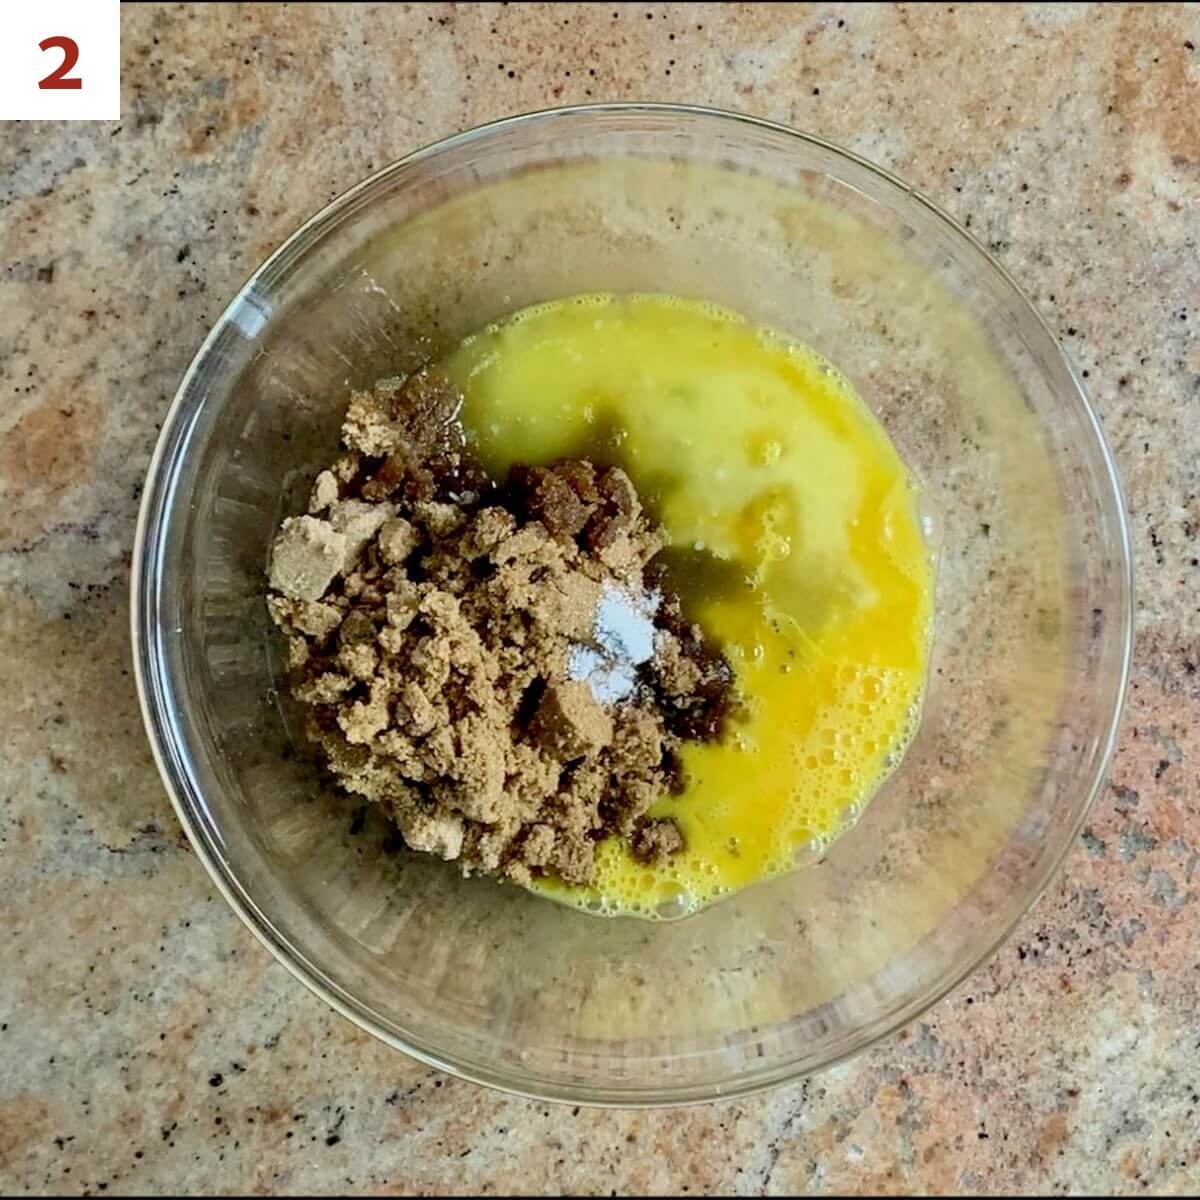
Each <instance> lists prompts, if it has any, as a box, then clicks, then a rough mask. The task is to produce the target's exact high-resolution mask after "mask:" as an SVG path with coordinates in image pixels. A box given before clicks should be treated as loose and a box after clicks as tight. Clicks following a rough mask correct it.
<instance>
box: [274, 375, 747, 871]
mask: <svg viewBox="0 0 1200 1200" xmlns="http://www.w3.org/2000/svg"><path fill="white" fill-rule="evenodd" d="M460 408H461V397H460V396H459V395H458V393H457V392H456V391H455V390H454V388H453V387H452V386H451V385H450V384H449V383H448V382H447V381H446V380H444V379H442V378H440V377H439V376H437V375H434V374H432V373H429V372H418V373H417V374H415V375H413V376H411V377H409V378H408V379H405V380H399V379H392V380H385V381H382V382H381V383H380V384H378V385H377V386H376V387H375V388H374V389H372V390H371V391H369V392H360V393H356V394H355V395H354V396H353V397H352V398H351V401H350V404H349V406H348V409H347V413H346V418H345V421H344V423H343V426H342V443H343V452H342V453H341V454H340V455H339V457H338V458H337V459H336V460H335V461H334V462H332V463H331V464H330V465H329V467H328V468H327V469H326V470H323V471H321V472H320V473H319V474H318V475H317V477H316V480H315V482H314V484H313V488H312V494H311V497H310V501H309V505H308V512H307V513H306V514H301V515H297V516H295V517H289V518H288V519H286V520H285V521H284V522H283V523H282V525H281V526H280V530H279V533H278V535H277V537H276V539H275V543H274V547H273V552H272V556H271V563H270V568H269V574H268V586H269V591H268V599H267V605H268V610H269V612H270V615H271V618H272V620H273V621H274V622H275V624H276V625H277V626H278V627H279V628H280V630H281V631H282V633H283V635H284V636H285V637H286V640H287V658H288V663H289V667H290V669H291V688H292V693H293V695H294V696H295V697H296V699H297V700H299V701H300V702H301V703H302V704H303V705H305V707H306V708H307V710H308V715H309V721H308V727H309V733H310V736H311V737H312V739H313V740H314V741H315V742H316V743H317V745H318V746H319V747H320V748H321V750H322V752H323V755H324V758H325V761H326V763H327V765H328V767H329V770H330V771H331V772H332V774H333V775H334V777H335V778H336V780H337V781H338V783H339V784H340V785H341V786H342V787H343V788H345V789H346V790H347V791H349V792H351V793H354V794H355V795H358V796H362V797H365V798H367V799H368V800H371V801H374V802H376V803H378V804H379V805H381V806H382V807H383V809H384V810H385V811H386V813H387V814H388V816H389V817H390V818H391V819H392V820H393V821H394V822H395V824H396V826H397V827H398V828H399V830H400V833H401V835H402V836H403V838H404V840H405V842H406V843H407V844H408V845H409V846H410V847H411V848H412V849H413V850H418V851H423V852H426V853H430V854H436V855H438V856H439V857H441V858H444V859H447V860H455V861H457V862H458V863H459V864H460V866H461V868H462V869H463V870H464V872H466V873H468V874H469V873H471V872H485V873H488V874H492V875H496V876H498V877H501V878H507V879H511V880H513V881H515V882H519V883H525V882H528V881H529V880H530V879H531V878H532V877H533V876H534V875H541V874H549V875H553V876H557V877H559V878H561V879H562V880H564V881H565V882H567V883H574V884H586V883H588V882H590V881H591V879H592V876H593V870H594V857H593V856H594V851H595V847H596V845H597V843H598V842H600V841H601V840H603V839H604V838H606V837H609V836H610V835H618V836H621V837H624V838H626V839H628V840H629V844H630V848H631V851H632V853H633V854H634V855H635V856H636V857H638V858H639V859H641V860H642V861H645V862H647V863H660V862H664V861H667V860H669V858H670V856H671V855H673V854H676V853H678V852H679V851H680V850H681V849H682V848H683V846H684V839H683V835H682V833H681V831H680V830H679V828H678V827H677V825H676V824H675V823H674V822H672V821H669V820H668V821H664V820H650V819H648V818H647V816H646V812H647V809H649V807H650V806H651V805H652V804H653V803H654V802H655V801H656V800H657V799H659V798H660V797H662V796H664V795H666V794H667V793H668V792H676V793H677V792H679V791H680V788H681V778H680V769H679V757H678V750H679V748H680V746H681V745H682V744H683V743H684V742H686V741H688V740H714V739H717V738H719V737H721V736H722V733H723V729H724V725H725V722H726V717H727V715H728V712H729V710H730V707H731V704H732V702H733V673H732V671H731V670H730V668H729V664H728V662H727V660H726V659H725V657H724V656H723V655H722V654H721V652H720V650H719V649H718V648H717V647H715V646H714V645H712V644H711V642H710V641H709V640H708V639H707V638H706V637H705V635H704V632H703V630H702V629H701V628H700V627H699V626H698V625H695V624H694V623H692V622H689V621H688V620H687V618H686V615H685V613H684V611H683V607H682V605H681V603H680V600H679V598H678V596H676V595H674V594H673V593H671V592H670V590H669V589H668V588H667V587H666V584H665V580H664V577H663V576H662V574H661V572H659V571H657V570H656V569H655V567H656V564H654V560H655V556H656V555H657V554H658V552H659V550H660V549H661V548H662V547H663V544H664V537H663V534H662V531H661V530H660V529H659V528H658V527H657V526H656V525H655V524H654V522H653V521H652V520H651V519H650V518H649V516H648V515H647V514H646V512H645V510H644V508H643V506H642V504H641V501H640V499H639V497H638V494H637V490H636V488H635V487H634V485H633V483H632V481H631V480H630V479H629V477H628V475H626V474H625V472H624V471H622V470H620V469H619V468H616V467H601V466H598V465H596V464H594V463H592V462H590V461H587V460H583V459H572V460H568V461H563V462H557V463H553V464H551V465H548V466H518V467H514V468H513V470H512V471H511V472H510V473H509V476H508V478H506V479H504V480H492V479H489V478H488V477H487V476H486V474H485V473H484V472H483V471H482V470H481V469H480V467H479V465H478V464H477V463H476V462H475V460H474V458H473V456H472V455H471V453H470V451H469V446H468V441H467V438H466V435H465V432H464V430H463V428H462V425H461V423H460V422H459V419H458V413H459V410H460ZM652 564H653V565H652ZM648 568H650V569H649V570H648Z"/></svg>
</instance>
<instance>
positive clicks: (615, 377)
mask: <svg viewBox="0 0 1200 1200" xmlns="http://www.w3.org/2000/svg"><path fill="white" fill-rule="evenodd" d="M442 367H443V369H444V370H445V371H446V373H447V374H448V375H449V376H450V378H451V379H453V380H454V382H455V383H457V384H458V386H459V387H460V388H461V389H462V392H463V395H464V398H465V399H464V408H463V420H464V424H465V426H466V428H467V430H468V434H469V436H470V437H471V438H472V439H473V440H474V442H475V443H476V446H477V449H478V452H479V454H480V457H481V459H482V461H483V464H484V466H485V467H487V469H488V470H489V471H490V472H492V473H493V474H494V475H495V476H498V477H499V476H502V475H503V474H504V473H505V472H506V471H507V470H508V468H509V467H510V466H511V465H512V464H514V463H517V462H535V463H536V462H550V461H553V460H554V459H557V458H563V457H590V458H593V459H595V460H596V461H599V462H611V463H616V464H619V465H620V466H622V467H624V469H625V470H626V471H627V472H628V473H629V474H630V476H631V478H632V479H633V481H634V483H635V484H636V485H637V487H638V489H639V492H640V493H641V495H642V497H643V499H644V500H645V501H646V503H647V506H648V508H649V509H650V511H651V512H652V513H653V515H654V516H655V517H656V518H657V519H658V520H659V521H660V522H661V524H662V526H663V527H664V529H665V531H666V533H667V536H668V538H669V546H668V548H667V549H666V550H665V551H664V552H663V554H664V556H665V558H666V561H667V563H668V564H669V566H670V577H671V580H672V583H673V584H674V585H675V586H676V587H678V589H679V591H680V594H681V596H682V598H683V600H684V603H685V608H686V611H687V612H688V614H689V616H690V617H691V618H692V619H694V620H698V621H699V622H700V623H701V624H702V625H703V627H704V628H705V630H706V631H707V633H708V634H709V635H710V636H711V637H712V638H714V639H715V640H716V642H717V643H718V644H719V645H720V646H721V648H722V649H723V650H724V652H725V654H726V656H727V657H728V659H729V661H730V663H731V664H732V666H733V668H734V671H735V673H736V676H737V687H738V694H739V701H740V705H739V709H738V712H737V713H736V715H735V716H734V717H733V718H731V720H730V722H729V728H728V732H727V736H726V737H725V738H723V739H722V741H720V742H719V743H708V744H688V745H686V746H684V748H683V751H682V761H683V766H684V769H685V776H686V788H685V790H684V791H683V792H682V794H680V795H672V796H664V797H663V798H662V799H661V800H660V801H659V802H658V804H657V805H656V806H655V807H654V808H653V809H651V812H650V815H652V816H661V817H671V818H673V819H674V820H675V821H676V823H677V824H678V826H679V828H680V829H681V830H682V832H683V834H684V837H685V839H686V847H685V849H684V850H682V851H681V852H679V853H678V854H676V855H675V856H673V858H672V859H671V860H670V861H669V863H667V864H666V865H665V866H662V867H650V866H646V865H645V864H643V863H640V862H638V861H637V860H635V859H634V858H633V856H632V855H631V854H630V852H629V849H628V847H627V846H626V844H625V843H624V842H623V841H622V840H621V839H619V838H610V839H608V840H607V841H605V842H604V843H602V844H601V845H600V846H599V848H598V851H597V871H596V878H595V881H594V883H593V884H592V885H590V886H588V887H569V886H567V885H565V884H563V883H561V882H560V881H557V880H553V879H542V880H538V881H536V882H535V884H534V885H533V886H534V888H535V890H537V891H539V892H541V893H543V894H545V895H547V896H550V897H552V898H554V899H557V900H560V901H563V902H566V903H569V904H573V905H576V906H578V907H581V908H584V909H586V910H588V911H592V912H599V913H605V914H612V915H622V914H623V915H636V916H643V917H652V918H654V917H657V918H668V917H678V916H683V915H687V914H688V913H691V912H694V911H697V910H698V909H700V908H702V907H704V906H705V905H707V904H710V903H712V902H713V901H714V900H716V899H718V898H720V897H722V896H725V895H728V894H730V893H732V892H734V891H737V890H738V889H740V888H743V887H745V886H747V885H749V884H752V883H754V882H756V881H759V880H762V879H765V878H768V877H771V876H773V875H777V874H779V873H781V872H783V871H787V870H789V869H791V868H793V867H795V866H797V865H800V864H802V863H807V862H811V861H814V860H815V859H816V858H818V857H819V856H820V854H821V853H822V852H823V850H824V848H825V847H827V846H828V845H829V843H830V842H831V841H832V840H833V839H834V838H835V837H837V836H838V835H839V834H840V833H842V832H844V831H845V830H846V829H847V828H848V827H849V826H850V825H852V824H853V822H854V819H855V817H856V816H857V815H858V814H859V813H860V812H861V811H862V808H863V806H864V805H865V804H866V803H867V801H868V800H869V799H870V797H871V795H872V794H873V793H874V792H875V791H876V789H877V788H878V787H879V785H880V784H881V783H882V782H883V780H884V779H885V778H886V777H887V775H888V773H889V771H890V770H891V769H892V768H893V767H894V766H895V765H896V763H897V762H898V761H899V759H900V758H901V756H902V755H903V753H904V751H905V749H906V747H907V745H908V743H909V741H910V740H911V738H912V735H913V732H914V729H915V725H916V722H917V719H918V716H919V711H920V703H921V695H922V689H923V686H924V682H925V676H926V671H927V666H928V658H929V636H930V624H931V616H932V598H933V575H934V564H933V559H932V555H931V550H930V547H929V545H928V544H927V541H926V538H925V537H924V534H923V526H922V517H921V497H920V491H919V488H918V486H917V483H916V480H915V478H914V477H913V475H912V474H911V473H910V472H909V470H908V469H907V468H906V466H905V464H904V463H903V461H902V460H901V458H900V456H899V454H898V453H897V451H896V449H895V447H894V446H893V444H892V442H891V441H890V439H889V438H888V436H887V434H886V433H885V432H884V430H883V428H882V427H881V426H880V424H879V423H878V422H877V421H876V420H875V418H874V417H873V416H872V414H871V413H870V411H869V410H868V409H867V407H866V406H865V405H864V404H863V403H862V402H861V401H860V400H859V399H858V397H857V396H856V395H855V393H854V391H853V390H852V388H851V387H850V385H849V383H848V382H847V381H846V380H845V379H844V378H843V377H842V376H841V375H840V374H839V373H838V372H837V371H836V369H834V368H833V367H832V366H831V365H830V364H829V363H827V362H825V361H824V360H823V359H822V358H820V357H819V356H818V355H817V354H815V353H814V352H813V351H812V350H810V349H808V348H806V347H805V346H803V345H800V344H798V343H797V342H796V341H794V340H791V339H789V338H786V337H784V336H782V335H780V334H776V333H773V332H772V331H770V330H764V329H760V328H758V327H756V326H754V325H753V324H751V323H750V322H748V321H746V320H745V319H743V318H742V317H740V316H739V315H737V314H736V313H733V312H729V311H727V310H724V309H720V308H717V307H714V306H713V305H710V304H704V303H699V302H693V301H687V300H682V299H677V298H674V297H669V296H660V295H623V296H616V295H607V294H605V295H587V296H578V297H573V298H570V299H566V300H559V301H554V302H551V303H548V304H543V305H539V306H537V307H534V308H529V309H525V310H523V311H521V312H519V313H516V314H515V315H513V316H512V317H510V318H508V319H506V320H505V321H503V322H501V323H497V324H495V325H492V326H489V327H488V328H486V329H485V330H483V331H481V332H480V333H478V334H475V335H473V336H472V337H470V338H467V339H466V340H465V341H464V342H463V343H461V344H460V345H459V346H458V347H457V348H456V349H455V350H454V351H453V352H452V353H451V354H450V355H449V356H448V357H447V359H446V360H445V361H444V362H443V363H442Z"/></svg>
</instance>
